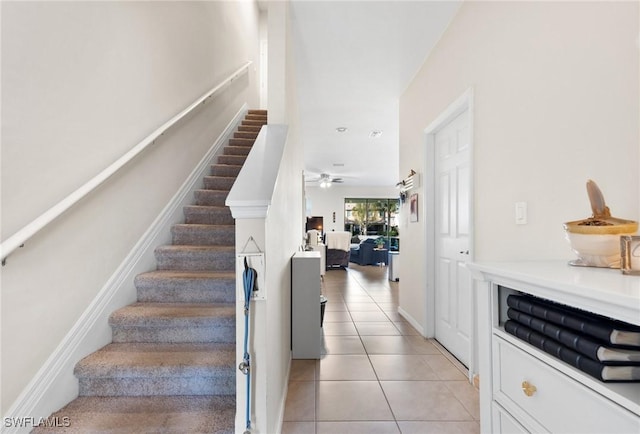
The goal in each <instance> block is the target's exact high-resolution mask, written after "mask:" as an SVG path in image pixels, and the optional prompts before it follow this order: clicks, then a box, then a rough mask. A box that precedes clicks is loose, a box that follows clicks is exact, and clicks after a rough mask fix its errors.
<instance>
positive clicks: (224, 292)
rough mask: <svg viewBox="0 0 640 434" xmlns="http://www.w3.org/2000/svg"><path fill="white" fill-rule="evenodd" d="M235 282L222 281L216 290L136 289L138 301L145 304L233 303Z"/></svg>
mask: <svg viewBox="0 0 640 434" xmlns="http://www.w3.org/2000/svg"><path fill="white" fill-rule="evenodd" d="M235 288H236V286H235V281H228V282H226V281H222V282H221V283H220V284H219V285H217V287H216V288H211V289H209V288H198V287H196V288H194V287H192V286H189V285H188V284H186V285H177V286H176V287H174V288H138V301H140V302H146V303H234V302H235V299H236V298H235Z"/></svg>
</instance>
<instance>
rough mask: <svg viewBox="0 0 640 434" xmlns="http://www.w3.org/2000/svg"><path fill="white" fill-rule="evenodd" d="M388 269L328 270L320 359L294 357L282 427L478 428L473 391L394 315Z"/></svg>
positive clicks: (303, 431) (423, 432) (312, 430)
mask: <svg viewBox="0 0 640 434" xmlns="http://www.w3.org/2000/svg"><path fill="white" fill-rule="evenodd" d="M387 271H388V270H387V268H386V267H375V266H368V267H367V266H365V267H361V266H358V265H355V264H350V265H349V268H348V269H347V270H342V269H340V270H329V271H327V273H326V275H325V279H324V282H323V284H322V292H323V294H324V295H325V296H326V297H327V298H328V299H329V301H328V302H327V305H326V310H325V317H324V327H323V349H322V358H321V359H320V360H293V361H292V363H291V372H290V374H289V389H288V394H287V402H286V406H285V414H284V422H283V426H282V432H283V434H361V433H362V434H429V433H443V434H446V433H470V434H473V433H479V432H480V426H479V423H478V422H479V417H480V416H479V405H478V391H477V390H476V389H475V388H474V387H473V386H472V385H471V384H470V383H469V381H468V380H467V373H466V371H465V369H464V367H463V366H462V365H460V363H458V362H457V361H456V360H455V359H454V358H453V357H452V356H451V355H450V354H448V353H447V352H446V350H444V348H442V347H441V346H440V344H438V343H437V342H436V341H433V340H425V339H424V338H423V337H422V336H420V335H419V333H418V332H417V331H416V330H415V329H414V328H413V327H412V326H411V325H410V324H409V323H408V322H406V321H405V320H404V318H403V317H402V316H400V315H399V314H398V311H397V310H398V283H396V282H390V281H389V280H388V279H387Z"/></svg>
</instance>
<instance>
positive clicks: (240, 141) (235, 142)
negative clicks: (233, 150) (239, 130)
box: [229, 138, 256, 148]
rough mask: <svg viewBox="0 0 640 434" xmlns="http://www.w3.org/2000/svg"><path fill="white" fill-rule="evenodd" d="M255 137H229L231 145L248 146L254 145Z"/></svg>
mask: <svg viewBox="0 0 640 434" xmlns="http://www.w3.org/2000/svg"><path fill="white" fill-rule="evenodd" d="M255 141H256V140H255V138H253V139H229V145H231V146H246V147H248V148H250V147H252V146H253V144H254V143H255Z"/></svg>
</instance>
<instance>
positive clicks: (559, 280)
mask: <svg viewBox="0 0 640 434" xmlns="http://www.w3.org/2000/svg"><path fill="white" fill-rule="evenodd" d="M468 266H469V269H470V270H471V271H472V273H473V275H474V277H475V278H476V279H478V280H485V281H492V282H494V283H496V284H499V285H503V286H507V287H511V288H513V289H518V287H523V286H526V288H527V289H528V290H530V291H532V294H535V295H538V296H540V297H543V298H548V299H551V300H556V301H558V302H560V303H564V304H567V305H570V306H575V307H578V308H581V309H585V310H589V311H593V312H596V313H600V314H602V315H606V316H609V317H612V318H618V319H620V320H622V321H626V322H630V323H632V324H638V325H640V276H629V275H623V274H622V272H621V271H620V270H617V269H609V268H594V267H575V266H571V265H569V264H568V263H567V262H566V261H517V262H516V261H513V262H477V263H470V264H468Z"/></svg>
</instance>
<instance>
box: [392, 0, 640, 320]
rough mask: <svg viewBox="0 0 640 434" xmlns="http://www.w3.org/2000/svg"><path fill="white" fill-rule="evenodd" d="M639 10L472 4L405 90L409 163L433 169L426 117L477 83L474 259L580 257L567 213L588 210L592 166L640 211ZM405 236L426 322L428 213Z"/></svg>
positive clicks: (404, 165)
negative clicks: (520, 206)
mask: <svg viewBox="0 0 640 434" xmlns="http://www.w3.org/2000/svg"><path fill="white" fill-rule="evenodd" d="M638 17H639V14H638V3H637V2H584V3H578V2H465V3H464V4H463V5H462V7H461V9H460V11H459V12H458V14H457V16H456V18H455V19H454V20H453V21H452V23H451V25H450V27H449V28H448V30H447V31H446V32H445V34H444V35H443V37H442V38H441V40H440V42H439V43H438V45H437V46H436V47H435V49H434V50H433V51H432V53H431V54H430V56H429V58H428V59H427V60H426V62H425V63H424V65H423V67H422V68H421V69H420V71H419V72H418V74H417V75H416V77H415V78H414V80H413V82H412V83H411V84H410V86H409V87H408V88H407V90H406V92H405V93H404V95H403V96H402V97H401V100H400V143H401V148H400V173H405V172H406V171H408V170H409V169H411V168H415V169H416V170H417V171H418V172H421V173H424V168H425V136H424V129H425V128H426V127H427V126H428V125H429V124H430V123H431V122H432V121H433V120H434V119H435V118H436V117H437V116H438V115H439V114H440V113H441V112H443V111H444V110H445V109H446V107H447V106H448V105H449V104H450V103H452V102H453V101H454V100H456V99H457V98H458V97H459V96H460V95H462V94H463V92H464V91H465V90H466V89H468V88H473V92H474V107H475V109H474V113H473V116H474V133H473V145H474V159H473V164H474V168H473V170H474V179H473V182H474V209H473V212H474V215H475V222H474V223H475V239H474V240H473V241H474V245H475V249H474V252H473V254H474V257H475V260H479V261H485V260H509V259H515V260H518V259H534V260H537V259H571V258H572V257H573V256H572V253H571V252H570V250H569V248H568V245H567V242H566V241H565V239H564V235H563V229H562V223H563V222H565V221H569V220H573V219H580V218H584V217H588V216H589V215H590V213H591V210H590V206H589V201H588V198H587V194H586V189H585V182H586V180H587V179H589V178H591V179H594V180H595V181H596V182H597V183H598V184H599V185H600V187H601V189H602V190H603V192H604V195H605V198H606V200H607V203H608V205H609V207H610V208H611V210H612V212H613V214H614V215H615V216H617V217H621V218H628V219H635V220H637V219H638V217H639V214H638V210H639V209H640V204H639V189H638V186H639V179H638V178H639V175H638V173H639V168H640V167H639V166H640V160H639V158H640V153H639V147H640V145H639V143H640V131H639V124H638V123H639V114H640V113H639V95H640V94H639V83H638V77H639V72H640V71H639V67H638V57H639V56H638V55H639V47H638V34H639V25H638V23H639V19H638ZM421 199H422V198H421ZM516 201H525V202H527V203H528V209H529V214H528V224H526V225H521V226H518V225H515V223H514V202H516ZM420 203H421V204H422V205H421V207H422V209H420V213H421V215H425V213H424V212H425V211H426V210H425V209H424V206H423V204H424V203H425V201H424V200H421V201H420ZM400 237H401V244H402V249H403V253H405V254H404V255H403V258H406V259H403V261H402V265H401V269H402V270H401V273H402V280H401V282H400V285H401V290H400V304H401V307H402V308H403V309H404V310H406V311H407V312H409V313H410V315H412V316H413V317H414V318H415V319H416V320H417V321H418V322H419V323H421V324H423V325H424V324H425V320H426V319H425V312H426V309H425V307H424V306H425V303H426V301H425V281H426V276H425V274H424V265H425V261H426V258H425V248H424V246H423V245H422V244H423V243H420V242H414V243H412V242H411V240H424V239H425V231H424V226H423V224H417V223H410V224H409V225H408V226H407V227H405V228H401V229H400Z"/></svg>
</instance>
